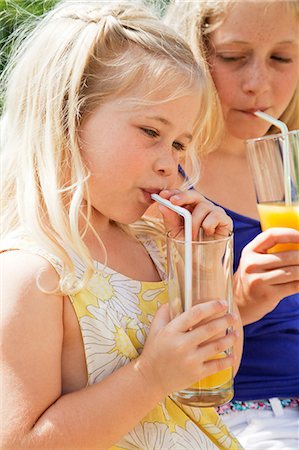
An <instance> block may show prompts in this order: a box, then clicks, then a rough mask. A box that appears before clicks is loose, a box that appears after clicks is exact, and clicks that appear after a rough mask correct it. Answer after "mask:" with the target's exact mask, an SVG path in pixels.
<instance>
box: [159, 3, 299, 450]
mask: <svg viewBox="0 0 299 450" xmlns="http://www.w3.org/2000/svg"><path fill="white" fill-rule="evenodd" d="M167 21H168V22H169V23H171V24H172V26H173V27H174V28H175V29H176V30H177V31H179V32H180V33H181V34H182V35H183V36H184V37H185V38H186V40H187V41H188V42H189V44H190V45H191V47H192V50H193V52H194V54H195V55H196V57H197V59H198V60H200V61H202V63H204V61H206V71H207V76H209V77H210V81H212V82H213V83H214V92H215V103H218V105H219V106H220V107H221V109H222V118H223V120H222V123H221V122H220V121H218V124H215V127H217V128H218V129H219V128H220V129H221V127H222V128H223V135H222V139H221V141H220V143H219V144H218V146H216V148H214V149H213V150H214V151H211V152H210V153H208V154H205V155H204V153H205V149H201V148H200V147H199V152H200V151H202V154H201V161H202V167H201V177H200V180H199V182H198V183H197V186H196V187H197V189H198V190H199V191H200V192H201V193H204V194H205V196H206V197H207V198H209V199H212V200H213V201H215V202H216V204H218V205H222V206H223V207H225V209H226V212H227V213H228V214H229V215H230V217H231V218H232V219H233V221H234V242H235V253H234V259H235V270H236V274H235V277H234V278H235V299H236V301H237V303H238V305H239V308H240V313H241V317H242V321H243V323H244V325H246V327H245V339H244V353H243V356H242V364H241V366H240V369H239V371H238V374H237V376H236V378H235V398H234V400H233V401H232V402H231V403H230V404H229V405H225V406H224V407H222V408H221V410H220V412H221V413H222V414H223V416H222V417H223V420H224V421H225V422H226V423H227V424H228V426H229V427H230V428H231V430H232V431H233V432H235V433H236V435H237V437H238V438H239V439H240V441H241V443H242V444H243V445H244V447H245V448H248V449H250V450H253V449H258V450H259V449H260V448H267V450H268V449H278V448H288V449H297V448H298V445H299V442H298V437H299V436H298V429H299V353H298V345H299V294H298V292H299V266H298V261H299V255H298V251H289V252H282V253H277V254H276V255H272V256H270V255H269V254H267V250H268V249H269V248H270V247H272V246H273V245H274V244H275V243H276V242H298V241H299V232H298V230H295V229H291V228H273V229H269V230H267V231H265V232H263V233H261V226H260V222H259V220H258V213H257V208H256V196H255V191H254V187H253V182H252V175H251V173H250V169H249V165H248V163H247V160H246V154H245V145H244V140H246V139H250V138H256V137H261V136H263V135H265V134H273V133H277V132H278V131H279V130H277V128H275V127H272V126H270V125H269V124H268V123H267V122H265V121H264V120H261V119H259V118H257V117H256V116H255V115H254V114H253V113H254V111H256V110H257V109H262V110H264V111H265V112H266V113H268V114H270V115H272V116H274V117H276V118H278V119H280V120H282V121H284V122H285V123H286V124H287V126H288V128H289V129H290V130H294V129H299V115H298V111H299V2H298V0H293V1H275V0H273V1H272V0H266V1H259V0H250V1H242V2H238V1H234V0H215V1H212V2H210V1H205V0H201V1H199V0H198V1H190V2H188V1H187V2H185V1H174V2H172V5H171V8H170V9H169V11H168V14H167ZM298 221H299V218H298Z"/></svg>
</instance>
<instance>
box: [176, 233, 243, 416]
mask: <svg viewBox="0 0 299 450" xmlns="http://www.w3.org/2000/svg"><path fill="white" fill-rule="evenodd" d="M201 231H202V230H201ZM184 239H185V238H184V229H183V228H177V229H174V230H171V231H170V232H169V233H168V234H167V253H168V256H167V258H168V283H169V304H170V314H171V318H172V319H173V318H174V317H176V316H177V315H179V314H181V313H182V312H183V311H184V310H185V308H186V305H185V303H186V302H185V240H184ZM191 247H192V282H191V283H192V295H191V303H192V306H193V305H195V304H197V303H203V302H208V301H211V300H223V299H224V300H226V301H227V310H228V312H232V262H233V236H232V235H230V236H220V235H214V236H212V237H211V236H210V237H208V236H206V235H205V234H204V233H203V232H201V233H200V234H199V236H198V239H197V240H195V241H192V243H191ZM229 331H230V330H227V332H229ZM231 352H232V349H231V348H230V349H227V351H225V352H222V353H219V354H217V355H215V356H214V358H213V359H216V358H223V357H225V356H226V354H229V353H231ZM233 395H234V390H233V368H232V367H229V368H227V369H224V370H222V371H220V372H218V373H215V374H212V375H209V376H208V377H206V378H203V379H201V380H198V381H197V382H196V383H195V384H193V385H192V386H189V387H187V388H186V389H183V390H181V391H179V392H175V393H173V394H172V396H173V397H174V398H175V399H176V400H178V401H180V402H181V403H184V404H187V405H189V406H200V407H205V406H206V407H210V406H218V405H222V404H224V403H227V402H228V401H230V400H231V399H232V397H233Z"/></svg>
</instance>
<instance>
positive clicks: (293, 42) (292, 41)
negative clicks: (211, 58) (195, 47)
mask: <svg viewBox="0 0 299 450" xmlns="http://www.w3.org/2000/svg"><path fill="white" fill-rule="evenodd" d="M297 43H298V41H297V40H295V39H293V40H287V41H279V42H275V44H274V45H282V44H283V45H284V44H291V45H297ZM226 44H243V45H244V44H245V45H249V44H250V42H247V41H241V40H240V41H239V40H233V39H232V40H230V39H228V40H227V41H225V40H223V41H221V43H219V44H216V45H219V46H221V45H226Z"/></svg>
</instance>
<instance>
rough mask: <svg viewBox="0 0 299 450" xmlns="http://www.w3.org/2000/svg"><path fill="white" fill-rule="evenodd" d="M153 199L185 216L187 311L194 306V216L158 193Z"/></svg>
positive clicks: (153, 195)
mask: <svg viewBox="0 0 299 450" xmlns="http://www.w3.org/2000/svg"><path fill="white" fill-rule="evenodd" d="M151 197H152V199H153V200H155V201H156V202H158V203H161V205H164V206H166V207H167V208H169V209H172V211H175V212H176V213H177V214H179V215H180V216H183V218H184V230H185V305H184V307H185V311H186V310H187V309H190V308H191V306H192V216H191V213H190V212H189V211H188V210H187V209H186V208H182V207H181V206H176V205H173V204H172V203H171V202H170V201H169V200H166V199H165V198H162V197H160V195H158V194H151Z"/></svg>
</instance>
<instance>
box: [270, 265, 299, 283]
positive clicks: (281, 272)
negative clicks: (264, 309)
mask: <svg viewBox="0 0 299 450" xmlns="http://www.w3.org/2000/svg"><path fill="white" fill-rule="evenodd" d="M262 278H263V281H264V282H266V283H269V282H271V284H272V285H274V284H285V283H292V282H293V281H298V280H299V266H291V267H281V268H279V269H275V270H271V271H267V272H264V274H263V276H262Z"/></svg>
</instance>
